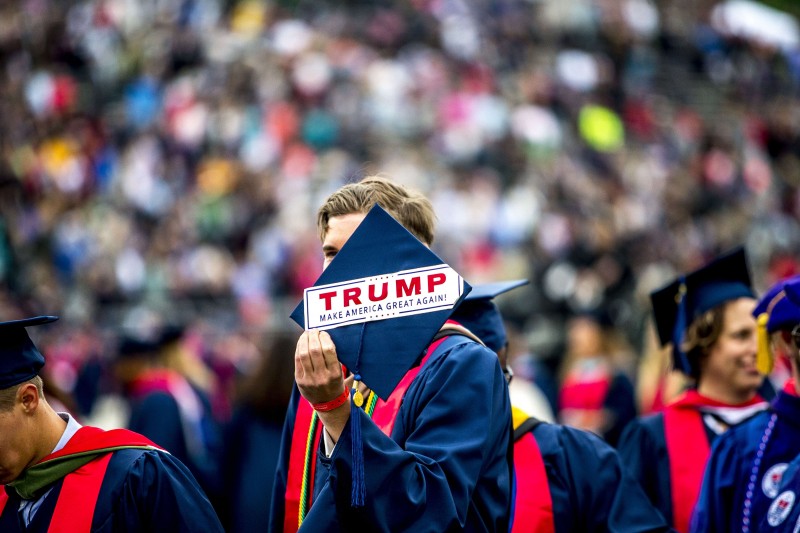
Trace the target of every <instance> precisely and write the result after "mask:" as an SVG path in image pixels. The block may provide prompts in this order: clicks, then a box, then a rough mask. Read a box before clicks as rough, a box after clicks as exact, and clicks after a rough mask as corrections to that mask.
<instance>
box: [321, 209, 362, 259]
mask: <svg viewBox="0 0 800 533" xmlns="http://www.w3.org/2000/svg"><path fill="white" fill-rule="evenodd" d="M366 216H367V215H366V213H350V214H347V215H341V216H336V217H331V218H329V219H328V232H327V233H326V234H325V239H324V240H323V241H322V254H323V255H324V256H325V262H324V263H323V264H322V268H323V269H326V268H328V265H330V264H331V261H333V258H334V257H336V254H338V253H339V250H341V249H342V246H344V243H345V242H347V239H349V238H350V235H352V234H353V232H354V231H355V230H356V228H357V227H358V225H359V224H361V221H362V220H364V218H365V217H366Z"/></svg>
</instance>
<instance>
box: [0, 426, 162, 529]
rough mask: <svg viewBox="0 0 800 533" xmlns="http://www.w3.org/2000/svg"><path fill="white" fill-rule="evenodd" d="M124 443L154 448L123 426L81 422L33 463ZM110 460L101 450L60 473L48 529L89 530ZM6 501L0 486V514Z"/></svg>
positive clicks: (112, 448) (109, 455) (121, 446)
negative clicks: (64, 441) (62, 443)
mask: <svg viewBox="0 0 800 533" xmlns="http://www.w3.org/2000/svg"><path fill="white" fill-rule="evenodd" d="M126 447H136V448H142V447H153V448H158V446H156V445H155V444H154V443H153V442H151V441H150V440H148V439H147V438H145V437H143V436H142V435H139V434H138V433H134V432H133V431H128V430H127V429H114V430H111V431H103V430H102V429H100V428H95V427H91V426H84V427H82V428H80V429H79V430H78V431H77V432H76V433H75V435H73V436H72V438H71V439H70V440H69V441H68V442H67V445H66V446H64V447H63V448H62V449H60V450H59V451H57V452H54V453H51V454H50V455H48V456H46V457H44V458H43V459H42V460H41V461H39V463H37V464H41V463H44V462H46V461H50V460H53V459H58V458H60V457H66V456H69V455H73V454H78V453H83V452H92V451H98V452H101V451H103V450H106V449H109V450H110V451H113V450H114V449H119V448H126ZM110 460H111V453H104V454H102V455H99V456H98V457H96V458H94V459H92V460H91V461H90V462H88V463H86V464H85V465H83V466H81V467H79V468H78V469H77V470H74V471H72V472H70V473H69V474H67V475H66V476H64V483H63V485H62V486H61V492H60V494H59V495H58V502H56V508H55V511H54V512H53V516H52V518H51V519H50V527H49V528H48V532H51V533H87V532H88V531H90V530H91V527H92V518H93V517H94V508H95V505H97V498H98V496H99V495H100V487H101V485H102V484H103V478H104V477H105V474H106V469H107V468H108V463H109V461H110ZM6 502H8V494H6V490H5V487H4V486H0V515H2V514H3V509H4V508H5V506H6Z"/></svg>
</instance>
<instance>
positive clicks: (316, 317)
mask: <svg viewBox="0 0 800 533" xmlns="http://www.w3.org/2000/svg"><path fill="white" fill-rule="evenodd" d="M470 290H471V287H470V286H469V284H467V283H466V282H464V280H463V279H462V278H461V277H460V276H458V274H457V273H456V272H455V271H454V270H453V269H452V268H451V267H449V266H448V265H446V264H445V263H444V261H442V260H441V259H440V258H439V257H438V256H437V255H436V254H435V253H433V252H432V251H431V250H430V249H429V248H428V247H427V246H425V245H424V244H422V243H421V242H420V241H419V240H418V239H417V238H416V237H415V236H414V235H412V234H411V233H410V232H409V231H408V230H407V229H406V228H405V227H403V226H402V225H401V224H400V223H399V222H397V221H396V220H395V219H394V218H392V216H391V215H389V214H388V213H387V212H386V211H385V210H384V209H383V208H381V207H380V206H378V205H375V206H374V207H373V208H372V209H371V210H370V211H369V213H367V215H366V217H365V218H364V220H363V221H362V222H361V224H360V225H359V226H358V227H357V228H356V230H355V231H354V232H353V234H352V235H351V236H350V238H349V239H348V240H347V242H346V243H345V244H344V246H342V248H341V250H339V252H338V253H337V254H336V256H335V257H334V259H333V261H331V263H330V264H329V265H328V267H327V268H326V269H325V270H324V271H323V272H322V274H321V275H320V277H319V279H317V281H316V282H315V283H314V286H313V287H309V288H307V289H306V290H305V294H304V298H303V301H302V302H300V304H298V306H297V307H296V308H295V310H294V311H293V312H292V314H291V317H292V319H293V320H294V321H295V322H297V323H298V324H300V326H301V327H303V328H304V329H308V330H313V329H320V330H327V331H328V333H329V334H330V335H331V337H332V338H333V341H334V343H335V345H336V353H337V355H338V357H339V360H340V361H341V362H342V363H343V364H344V365H345V366H346V367H347V368H348V369H349V370H350V371H353V372H354V373H357V374H360V376H361V379H362V381H363V382H364V383H366V385H367V386H368V387H369V388H370V389H372V390H373V391H375V393H376V394H377V395H378V396H379V397H381V398H383V399H384V400H385V399H386V398H388V397H389V395H390V394H391V392H392V391H393V390H394V388H395V387H396V386H397V384H398V383H399V382H400V380H401V379H402V378H403V375H404V374H405V373H406V372H407V371H408V370H409V369H410V368H411V367H412V366H414V363H415V362H417V361H418V360H419V358H420V356H421V355H422V353H423V352H424V350H425V349H426V348H427V347H428V344H429V343H430V341H431V339H432V338H433V336H434V335H435V334H436V332H437V331H438V330H439V328H441V326H442V325H443V324H444V322H445V321H446V320H447V319H448V317H449V316H450V314H451V312H452V310H453V308H454V307H455V306H456V305H458V304H459V303H460V302H461V300H462V299H463V298H464V296H465V295H466V294H468V293H469V291H470Z"/></svg>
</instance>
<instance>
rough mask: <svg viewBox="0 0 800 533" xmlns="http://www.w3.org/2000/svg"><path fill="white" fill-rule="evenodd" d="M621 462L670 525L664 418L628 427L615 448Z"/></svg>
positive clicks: (638, 421)
mask: <svg viewBox="0 0 800 533" xmlns="http://www.w3.org/2000/svg"><path fill="white" fill-rule="evenodd" d="M617 449H618V450H619V454H620V456H621V457H622V460H623V462H624V464H625V466H626V468H627V469H628V471H629V472H630V473H631V475H632V476H633V478H634V479H636V481H638V483H639V485H640V486H641V488H642V490H644V493H645V494H646V495H647V498H648V499H649V500H650V501H651V502H652V503H653V505H654V506H655V508H656V509H658V511H659V512H660V513H661V515H662V516H663V517H664V518H666V519H667V520H668V521H669V522H670V523H672V494H671V488H670V482H669V478H670V470H669V453H668V452H667V439H666V437H665V436H664V415H663V414H662V413H657V414H654V415H648V416H645V417H641V418H638V419H635V420H634V421H632V422H631V423H629V424H628V426H627V428H626V429H625V431H624V432H623V433H622V437H621V438H620V441H619V444H618V445H617Z"/></svg>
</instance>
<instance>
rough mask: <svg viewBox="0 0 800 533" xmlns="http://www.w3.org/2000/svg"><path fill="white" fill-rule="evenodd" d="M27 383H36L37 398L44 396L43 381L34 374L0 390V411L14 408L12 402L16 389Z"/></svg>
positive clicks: (13, 402)
mask: <svg viewBox="0 0 800 533" xmlns="http://www.w3.org/2000/svg"><path fill="white" fill-rule="evenodd" d="M27 383H33V384H34V385H36V392H37V393H38V394H39V398H44V382H42V378H40V377H39V376H34V377H32V378H31V379H29V380H27V381H23V382H22V383H19V384H17V385H12V386H10V387H7V388H5V389H2V390H0V413H4V412H8V411H10V410H11V409H13V408H14V404H15V403H16V401H17V390H18V389H19V388H20V387H21V386H23V385H25V384H27Z"/></svg>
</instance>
